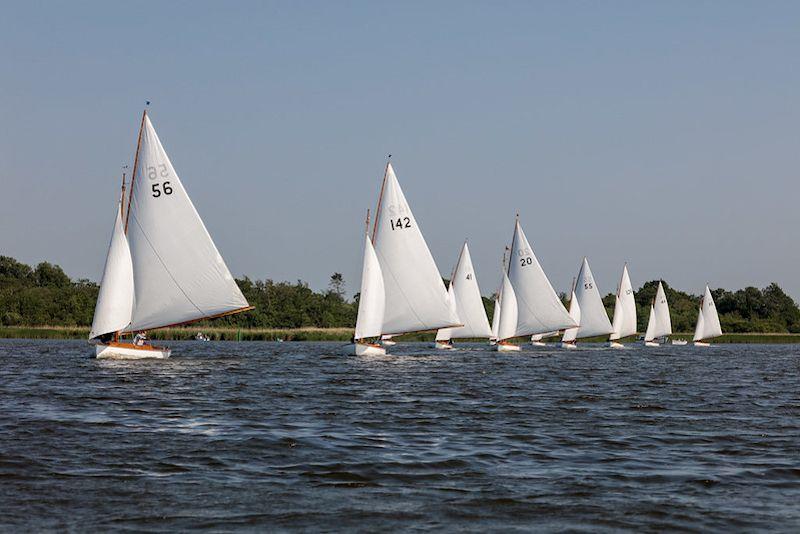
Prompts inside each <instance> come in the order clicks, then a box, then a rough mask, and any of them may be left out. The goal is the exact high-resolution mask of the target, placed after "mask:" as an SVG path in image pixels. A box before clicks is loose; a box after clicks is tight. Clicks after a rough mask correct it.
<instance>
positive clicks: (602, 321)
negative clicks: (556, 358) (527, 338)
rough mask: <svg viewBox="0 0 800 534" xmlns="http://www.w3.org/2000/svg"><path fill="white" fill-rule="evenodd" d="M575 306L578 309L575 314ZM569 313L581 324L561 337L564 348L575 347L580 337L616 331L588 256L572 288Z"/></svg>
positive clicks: (584, 259) (602, 334) (582, 263)
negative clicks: (609, 317) (590, 266)
mask: <svg viewBox="0 0 800 534" xmlns="http://www.w3.org/2000/svg"><path fill="white" fill-rule="evenodd" d="M573 306H574V307H575V310H576V314H574V315H573V312H572V310H573ZM569 314H570V317H572V320H573V321H575V322H576V323H578V325H579V326H577V327H573V328H569V329H567V330H566V331H565V332H564V337H562V338H561V346H562V347H564V348H568V349H574V348H575V347H576V341H577V340H578V339H583V338H587V337H597V336H604V335H606V334H611V333H612V332H613V331H614V330H613V328H611V321H609V320H608V313H607V312H606V307H605V306H604V305H603V299H602V298H601V297H600V291H599V290H598V289H597V282H595V280H594V275H592V270H591V269H590V268H589V260H588V259H586V257H584V258H583V262H581V267H580V270H579V271H578V278H577V282H576V283H575V284H574V285H573V288H572V298H571V300H570V310H569Z"/></svg>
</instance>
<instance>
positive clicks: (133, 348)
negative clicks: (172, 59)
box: [95, 343, 172, 360]
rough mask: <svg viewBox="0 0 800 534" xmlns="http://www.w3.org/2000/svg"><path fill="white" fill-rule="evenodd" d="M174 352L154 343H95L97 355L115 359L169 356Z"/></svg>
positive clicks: (97, 356)
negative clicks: (155, 345) (153, 344)
mask: <svg viewBox="0 0 800 534" xmlns="http://www.w3.org/2000/svg"><path fill="white" fill-rule="evenodd" d="M171 353H172V351H171V350H170V349H167V348H164V347H154V346H152V345H134V344H133V343H108V344H103V343H98V344H97V345H95V357H96V358H98V359H113V360H144V359H159V360H163V359H165V358H169V355H170V354H171Z"/></svg>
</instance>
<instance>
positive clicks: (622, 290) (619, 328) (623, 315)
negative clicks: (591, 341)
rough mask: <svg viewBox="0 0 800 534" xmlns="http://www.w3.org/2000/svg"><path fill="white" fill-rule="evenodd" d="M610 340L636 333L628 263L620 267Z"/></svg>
mask: <svg viewBox="0 0 800 534" xmlns="http://www.w3.org/2000/svg"><path fill="white" fill-rule="evenodd" d="M611 327H612V329H613V332H612V333H611V336H609V338H610V339H611V340H615V339H622V338H624V337H628V336H632V335H633V334H635V333H636V300H635V299H634V296H633V286H632V285H631V279H630V276H629V275H628V264H627V263H626V264H625V265H624V266H623V267H622V278H621V279H620V282H619V290H618V291H617V297H616V299H615V302H614V323H613V324H612V326H611Z"/></svg>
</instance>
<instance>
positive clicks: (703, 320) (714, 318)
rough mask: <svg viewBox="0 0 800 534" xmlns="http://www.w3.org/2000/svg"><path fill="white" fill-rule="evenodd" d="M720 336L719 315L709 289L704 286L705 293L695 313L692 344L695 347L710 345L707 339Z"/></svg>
mask: <svg viewBox="0 0 800 534" xmlns="http://www.w3.org/2000/svg"><path fill="white" fill-rule="evenodd" d="M721 335H722V326H720V324H719V314H718V313H717V306H716V304H715V303H714V297H712V296H711V289H709V287H708V285H706V292H705V295H703V298H701V299H700V309H699V310H698V312H697V326H695V329H694V338H693V339H694V344H695V346H697V347H707V346H709V345H710V343H709V342H708V340H709V339H713V338H715V337H719V336H721Z"/></svg>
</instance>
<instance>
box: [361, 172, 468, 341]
mask: <svg viewBox="0 0 800 534" xmlns="http://www.w3.org/2000/svg"><path fill="white" fill-rule="evenodd" d="M372 243H373V245H374V247H375V253H376V254H377V255H378V261H379V262H380V265H381V271H382V272H383V280H384V285H385V287H386V312H385V314H384V319H383V331H384V332H385V333H387V334H400V333H404V332H418V331H426V330H436V329H439V328H445V327H449V326H461V321H460V320H459V317H458V314H457V313H456V312H455V310H454V309H453V308H452V306H451V305H450V301H449V299H448V298H447V290H446V289H445V287H444V282H442V277H441V275H440V274H439V269H438V268H437V267H436V263H435V262H434V261H433V257H432V256H431V252H430V250H428V245H427V244H426V243H425V238H424V237H422V232H421V231H420V228H419V225H418V224H417V221H416V219H415V218H414V215H413V213H411V208H410V207H409V205H408V202H407V201H406V197H405V196H404V195H403V191H402V190H401V189H400V184H399V183H398V181H397V177H396V176H395V174H394V169H392V165H391V164H387V165H386V175H385V176H384V179H383V186H382V188H381V196H380V199H379V200H378V210H377V216H376V219H375V231H374V234H373V237H372Z"/></svg>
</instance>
